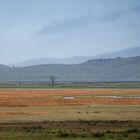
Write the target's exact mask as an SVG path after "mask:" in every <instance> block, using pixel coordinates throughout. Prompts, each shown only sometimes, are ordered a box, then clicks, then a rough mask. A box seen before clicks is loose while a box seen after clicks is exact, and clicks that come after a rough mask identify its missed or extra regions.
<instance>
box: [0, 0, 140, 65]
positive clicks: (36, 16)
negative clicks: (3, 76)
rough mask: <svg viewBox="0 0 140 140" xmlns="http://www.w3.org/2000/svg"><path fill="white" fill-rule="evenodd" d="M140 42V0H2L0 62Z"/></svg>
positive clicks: (86, 53) (92, 52)
mask: <svg viewBox="0 0 140 140" xmlns="http://www.w3.org/2000/svg"><path fill="white" fill-rule="evenodd" d="M135 46H140V0H0V63H3V64H11V63H15V62H20V61H24V60H28V59H33V58H40V57H53V58H57V57H58V58H63V57H71V56H94V55H97V54H100V53H105V52H112V51H116V50H121V49H125V48H130V47H135Z"/></svg>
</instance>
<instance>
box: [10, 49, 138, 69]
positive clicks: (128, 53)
mask: <svg viewBox="0 0 140 140" xmlns="http://www.w3.org/2000/svg"><path fill="white" fill-rule="evenodd" d="M134 56H140V47H133V48H128V49H125V50H120V51H116V52H112V53H106V54H100V55H97V56H76V57H69V58H38V59H32V60H27V61H25V62H21V63H17V64H12V65H15V66H16V67H24V66H31V65H41V64H80V63H84V62H86V61H88V60H90V59H93V58H116V57H122V58H127V57H134Z"/></svg>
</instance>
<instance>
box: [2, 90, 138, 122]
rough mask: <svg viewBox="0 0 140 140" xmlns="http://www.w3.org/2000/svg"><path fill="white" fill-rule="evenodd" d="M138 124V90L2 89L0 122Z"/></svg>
mask: <svg viewBox="0 0 140 140" xmlns="http://www.w3.org/2000/svg"><path fill="white" fill-rule="evenodd" d="M46 120H51V121H64V120H65V121H66V120H140V89H47V90H46V89H42V90H38V89H28V90H27V89H1V90H0V121H1V122H12V121H46Z"/></svg>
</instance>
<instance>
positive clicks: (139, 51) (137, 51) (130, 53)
mask: <svg viewBox="0 0 140 140" xmlns="http://www.w3.org/2000/svg"><path fill="white" fill-rule="evenodd" d="M134 56H140V46H137V47H133V48H128V49H125V50H120V51H116V52H111V53H105V54H100V55H97V56H96V57H95V58H116V57H122V58H127V57H134Z"/></svg>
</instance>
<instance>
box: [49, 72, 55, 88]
mask: <svg viewBox="0 0 140 140" xmlns="http://www.w3.org/2000/svg"><path fill="white" fill-rule="evenodd" d="M49 79H50V80H51V86H54V85H55V79H56V76H55V75H51V76H49Z"/></svg>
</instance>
